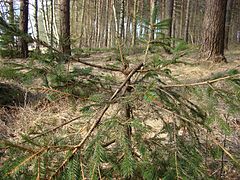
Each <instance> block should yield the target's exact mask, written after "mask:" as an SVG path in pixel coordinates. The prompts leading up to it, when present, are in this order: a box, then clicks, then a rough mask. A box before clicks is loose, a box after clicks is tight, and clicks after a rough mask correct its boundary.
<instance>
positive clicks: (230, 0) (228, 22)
mask: <svg viewBox="0 0 240 180" xmlns="http://www.w3.org/2000/svg"><path fill="white" fill-rule="evenodd" d="M233 1H234V0H228V2H227V12H226V27H225V28H226V29H225V49H228V42H229V38H228V37H229V29H230V25H231V19H232V8H233Z"/></svg>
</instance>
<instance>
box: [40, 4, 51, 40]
mask: <svg viewBox="0 0 240 180" xmlns="http://www.w3.org/2000/svg"><path fill="white" fill-rule="evenodd" d="M41 6H42V7H41V12H42V17H43V26H44V31H45V36H46V39H47V42H49V27H48V19H47V17H46V12H45V5H44V0H41Z"/></svg>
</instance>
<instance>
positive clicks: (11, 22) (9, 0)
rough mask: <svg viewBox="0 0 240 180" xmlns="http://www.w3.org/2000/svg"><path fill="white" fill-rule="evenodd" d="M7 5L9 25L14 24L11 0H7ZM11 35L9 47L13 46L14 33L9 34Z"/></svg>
mask: <svg viewBox="0 0 240 180" xmlns="http://www.w3.org/2000/svg"><path fill="white" fill-rule="evenodd" d="M8 6H9V18H8V20H9V23H10V24H11V25H14V24H15V18H14V6H13V0H8ZM10 36H11V37H10V38H11V48H12V47H14V44H15V43H14V42H15V40H14V35H10Z"/></svg>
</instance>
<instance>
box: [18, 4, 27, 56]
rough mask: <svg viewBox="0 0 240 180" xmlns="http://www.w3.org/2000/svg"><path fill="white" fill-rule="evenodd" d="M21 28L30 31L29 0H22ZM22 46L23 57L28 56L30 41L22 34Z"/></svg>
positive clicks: (23, 30)
mask: <svg viewBox="0 0 240 180" xmlns="http://www.w3.org/2000/svg"><path fill="white" fill-rule="evenodd" d="M19 29H20V30H21V31H22V32H24V33H26V34H27V33H28V0H21V1H20V22H19ZM20 47H21V56H22V57H23V58H27V57H28V42H27V41H26V39H25V38H24V37H23V36H22V37H20Z"/></svg>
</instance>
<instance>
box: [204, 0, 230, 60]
mask: <svg viewBox="0 0 240 180" xmlns="http://www.w3.org/2000/svg"><path fill="white" fill-rule="evenodd" d="M226 6H227V0H211V1H209V0H206V12H205V16H204V21H203V42H202V48H201V51H202V54H203V57H207V59H211V60H212V61H213V62H223V61H224V62H226V58H225V56H224V36H225V16H226Z"/></svg>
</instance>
